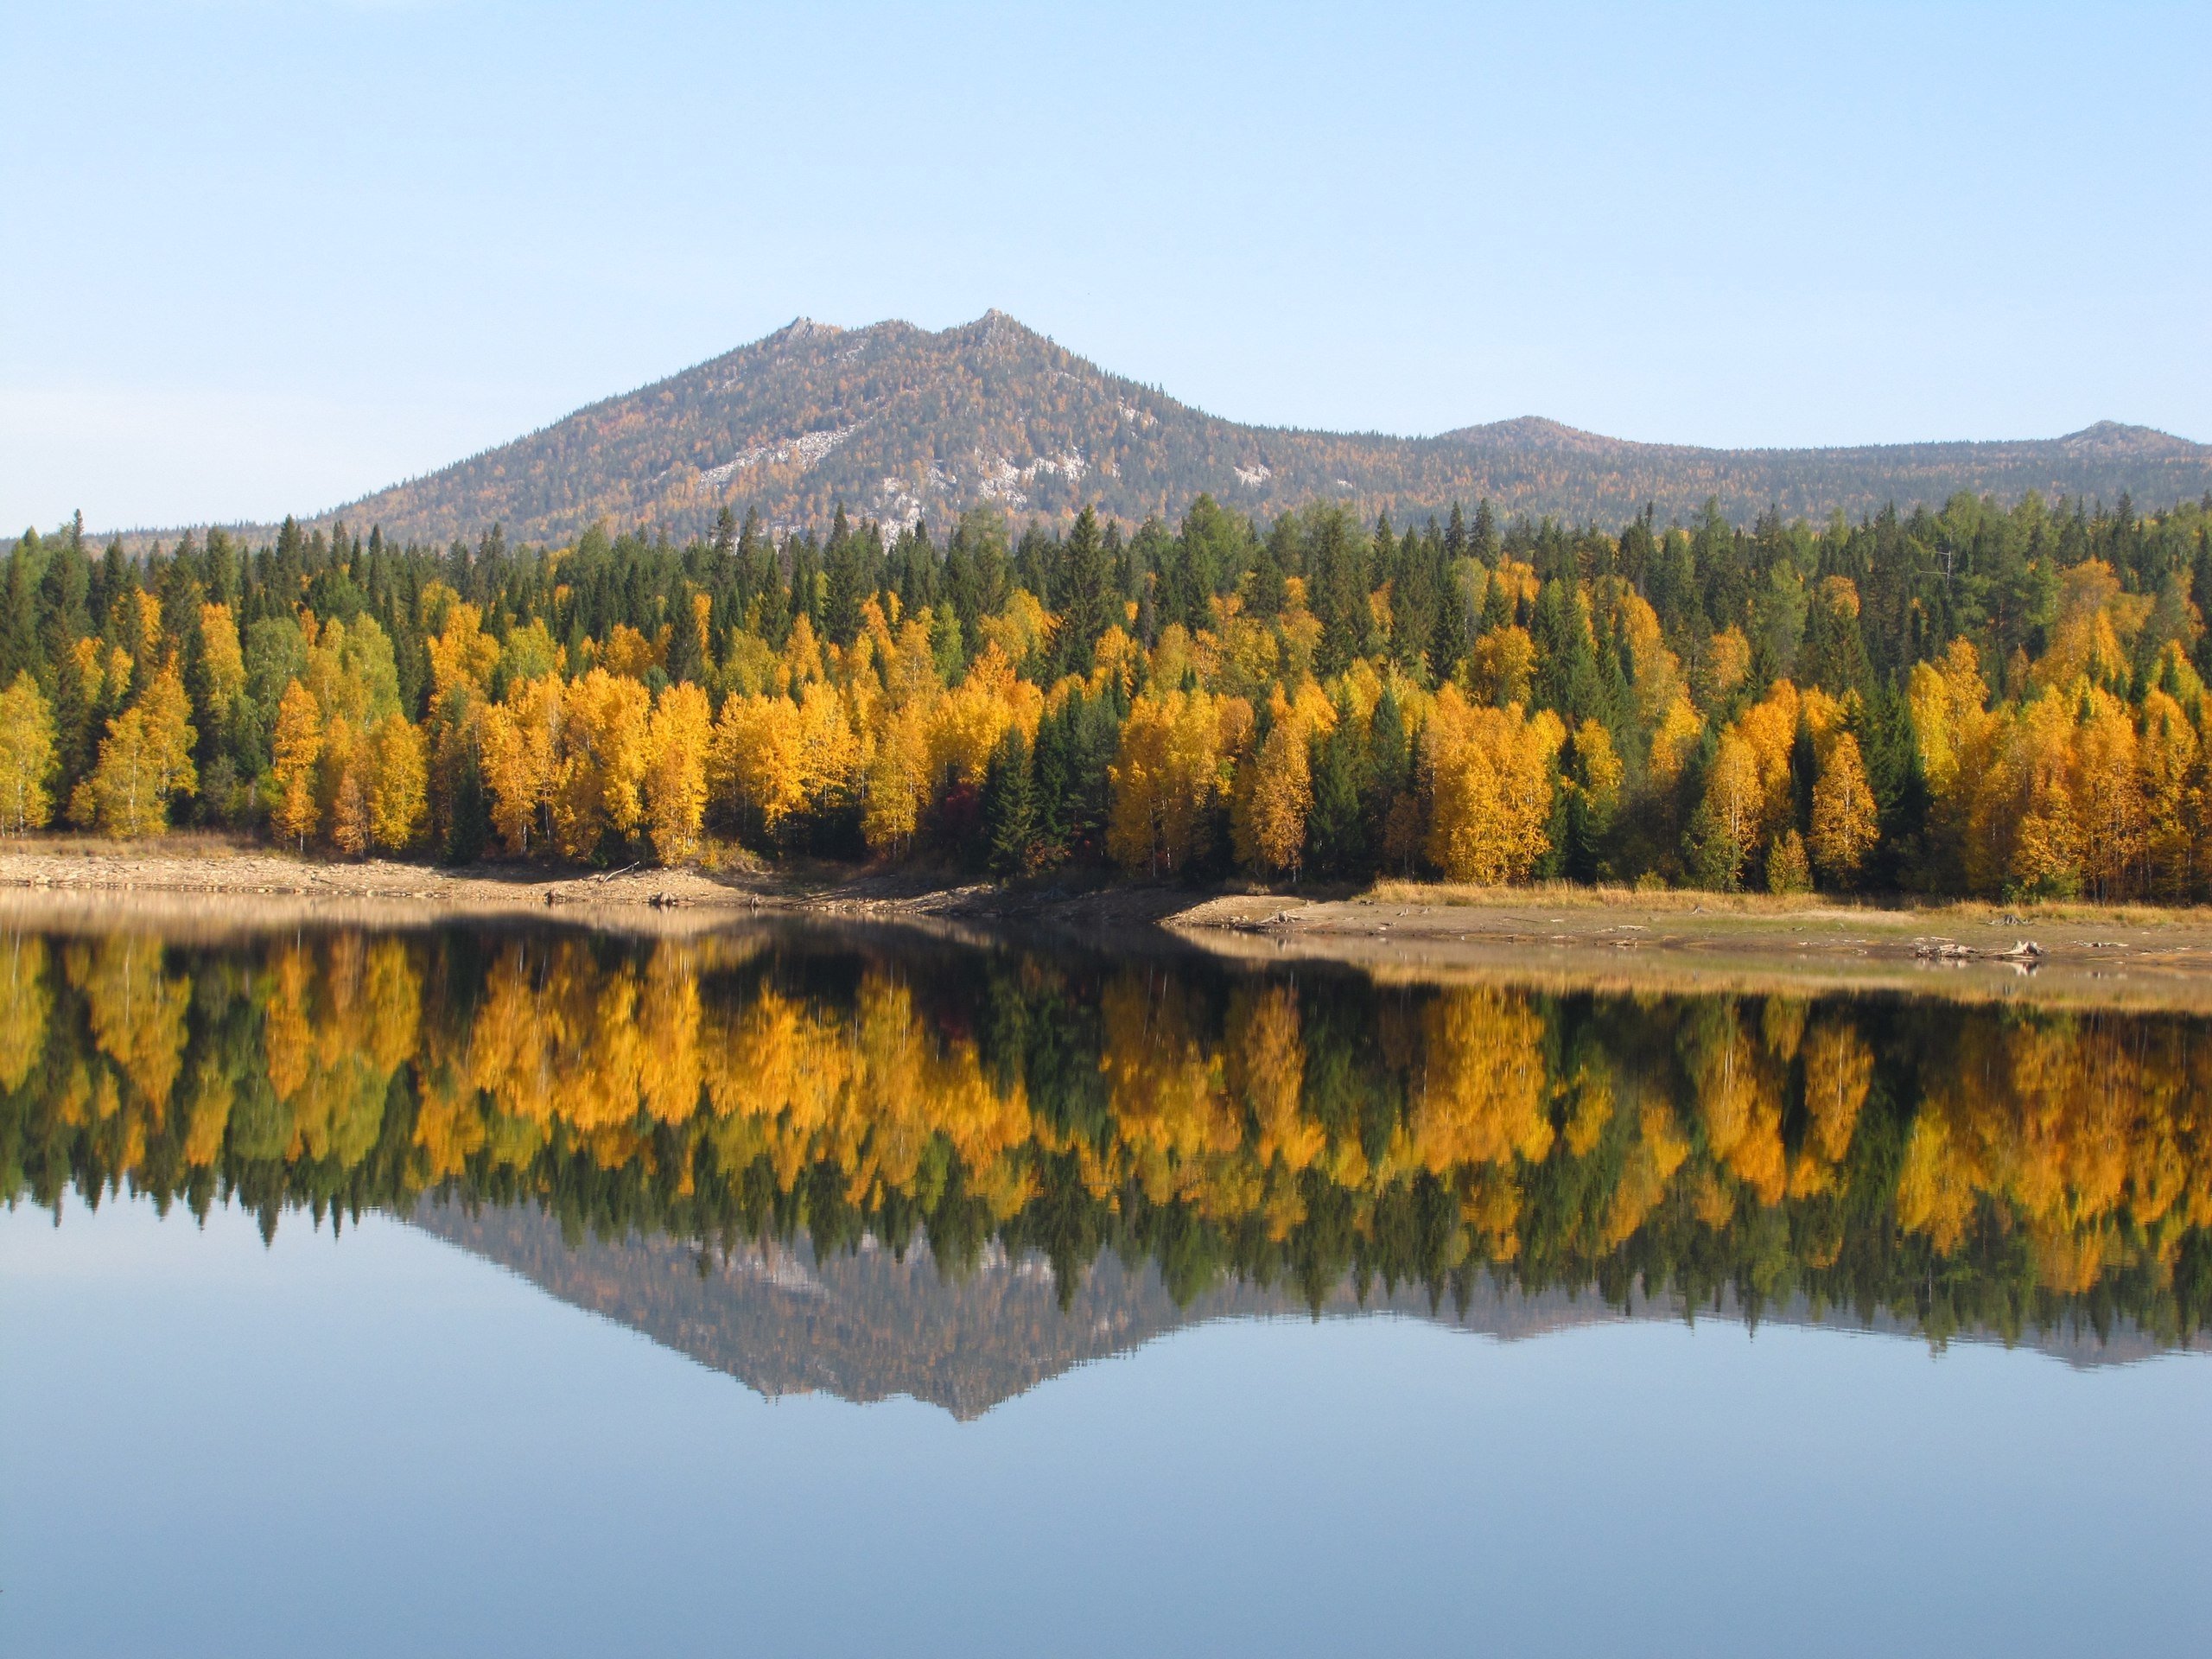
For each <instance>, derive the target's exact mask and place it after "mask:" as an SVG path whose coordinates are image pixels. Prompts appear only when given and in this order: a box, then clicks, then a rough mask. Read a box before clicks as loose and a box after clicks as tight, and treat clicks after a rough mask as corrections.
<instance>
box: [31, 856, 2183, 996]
mask: <svg viewBox="0 0 2212 1659" xmlns="http://www.w3.org/2000/svg"><path fill="white" fill-rule="evenodd" d="M792 912H800V913H806V914H812V915H824V916H832V917H839V918H847V919H853V920H878V921H886V922H902V923H914V922H927V923H929V924H931V925H932V926H935V927H938V928H944V927H946V926H953V927H963V926H976V927H979V928H990V929H1021V930H1025V931H1027V930H1030V929H1045V930H1048V931H1062V932H1070V931H1071V932H1075V933H1078V934H1085V935H1091V936H1094V937H1096V936H1105V937H1112V936H1122V937H1125V938H1126V937H1132V936H1133V935H1134V933H1135V931H1136V930H1145V931H1151V930H1154V929H1163V930H1165V931H1166V933H1167V934H1169V935H1172V936H1173V938H1177V939H1179V940H1181V941H1183V942H1185V943H1187V944H1192V945H1196V946H1198V947H1200V948H1203V949H1205V950H1211V951H1213V952H1216V953H1217V954H1222V955H1225V956H1230V957H1239V958H1244V959H1249V960H1261V959H1264V960H1268V961H1287V960H1310V961H1316V962H1322V961H1326V962H1333V963H1344V964H1348V965H1351V966H1355V967H1358V968H1361V969H1365V970H1367V971H1369V972H1371V973H1374V974H1376V975H1378V976H1384V977H1391V976H1404V977H1408V978H1417V979H1423V980H1438V979H1443V980H1459V979H1473V980H1483V979H1511V980H1514V981H1516V982H1528V981H1530V980H1532V979H1533V980H1557V981H1559V982H1562V983H1565V982H1573V983H1576V984H1592V983H1603V984H1621V985H1630V984H1633V985H1637V986H1647V987H1651V988H1663V987H1670V986H1689V985H1693V984H1694V985H1697V986H1701V987H1705V988H1723V987H1726V986H1730V985H1742V986H1744V987H1745V988H1753V987H1772V986H1774V985H1776V984H1802V985H1803V986H1804V987H1805V988H1807V989H1812V988H1856V989H1868V990H1872V989H1895V990H1903V991H1914V992H1921V993H1927V992H1936V993H1938V994H1942V995H1953V996H1964V997H1968V998H1974V999H1981V998H2004V999H2017V998H2024V999H2026V1000H2031V1001H2038V1002H2042V1001H2063V1002H2069V1003H2083V1004H2102V1005H2112V1006H2158V1007H2187V1008H2192V1009H2199V1010H2202V1011H2204V1012H2208V1013H2212V911H2207V910H2171V911H2161V910H2153V909H2145V908H2137V907H2113V906H2086V905H2072V906H2026V907H2017V906H2016V907H2007V906H1998V905H1985V904H1955V905H1944V906H1882V905H1875V904H1865V905H1856V904H1839V903H1836V902H1834V901H1832V900H1825V899H1812V898H1806V899H1769V898H1765V897H1764V896H1758V897H1752V896H1732V897H1721V896H1718V895H1713V894H1699V893H1618V892H1611V893H1608V892H1592V891H1590V890H1587V889H1582V888H1573V887H1560V888H1516V889H1507V890H1502V891H1483V890H1474V889H1459V888H1450V887H1427V886H1420V885H1412V884H1401V883H1384V884H1382V885H1381V886H1379V887H1376V889H1374V890H1373V891H1372V892H1370V893H1362V894H1359V895H1357V896H1353V897H1348V898H1341V899H1300V898H1297V897H1294V896H1278V895H1270V894H1265V893H1239V894H1229V895H1221V896H1209V895H1206V894H1203V893H1193V892H1192V891H1191V890H1190V889H1187V888H1183V887H1169V886H1154V885H1148V884H1135V885H1127V884H1116V885H1109V886H1104V887H1096V888H1094V889H1092V890H1090V891H1088V892H1069V891H1065V890H1063V889H1061V888H1058V887H1044V888H1031V889H1017V890H1006V889H1001V888H997V887H990V886H988V885H974V886H949V885H946V884H944V882H942V881H932V880H930V879H928V878H926V877H920V876H882V875H854V874H850V873H847V872H841V871H836V870H822V871H799V872H796V873H789V874H783V873H779V874H766V873H761V872H756V871H745V870H738V869H728V870H721V871H707V870H700V869H683V870H664V869H632V870H626V871H606V872H590V871H582V870H566V871H560V870H556V871H548V870H546V869H545V868H543V867H537V866H512V867H510V866H501V865H497V864H493V865H481V866H477V867H474V868H468V869H465V870H446V869H442V868H437V867H435V866H431V865H426V864H415V863H399V862H392V861H383V860H367V861H358V862H351V861H329V860H321V859H315V858H299V857H295V856H291V855H286V854H284V853H283V852H279V851H273V850H271V849H269V848H267V847H264V846H259V845H255V844H251V843H242V842H233V841H229V840H224V839H219V838H213V837H206V838H203V837H196V836H175V837H171V838H169V839H168V840H167V841H163V842H154V843H112V842H83V841H73V840H61V839H59V838H56V839H54V840H50V841H45V842H38V841H33V842H16V843H13V844H11V845H10V846H8V847H7V848H6V849H4V850H0V918H8V919H12V920H14V921H15V922H16V923H17V925H36V926H53V927H67V928H74V927H78V926H84V927H102V926H111V925H114V924H115V923H116V922H117V921H118V920H131V921H137V922H142V923H146V924H150V925H160V926H162V927H164V928H182V927H188V928H190V930H191V931H194V932H199V933H209V932H232V931H257V930H260V929H265V928H268V927H272V926H274V927H285V926H293V925H302V924H304V923H308V922H311V921H312V922H323V923H328V922H359V923H362V924H365V925H401V926H405V925H428V924H429V923H432V922H435V921H440V920H453V919H465V918H496V917H509V918H520V917H523V916H531V915H534V916H538V917H545V916H549V915H550V916H553V917H556V918H559V919H561V920H563V921H569V922H577V923H584V924H588V925H598V926H606V927H612V928H617V929H620V930H623V931H641V932H652V933H656V934H662V933H687V932H695V931H700V930H702V929H707V928H715V927H724V926H728V925H733V924H737V923H741V922H742V921H744V920H746V919H747V918H767V917H770V916H773V915H776V914H779V913H792ZM1154 938H1158V935H1157V934H1156V933H1155V934H1154ZM2028 947H2032V951H2030V950H2029V949H2028Z"/></svg>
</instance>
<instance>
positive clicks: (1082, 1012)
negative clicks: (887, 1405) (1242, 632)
mask: <svg viewBox="0 0 2212 1659" xmlns="http://www.w3.org/2000/svg"><path fill="white" fill-rule="evenodd" d="M2208 1085H2212V1030H2208V1029H2207V1028H2206V1027H2204V1026H2203V1025H2202V1023H2201V1022H2196V1021H2192V1020H2187V1019H2183V1018H2179V1017H2167V1016H2147V1015H2139V1014H2126V1015H2121V1014H2094V1015H2092V1014H2065V1015H2057V1014H2045V1013H2036V1012H2030V1011H2024V1010H2012V1009H2003V1008H1961V1007H1957V1006H1955V1005H1942V1006H1932V1005H1923V1004H1920V1003H1916V1002H1913V1001H1905V1000H1900V999H1859V1000H1843V999H1834V1000H1830V999H1814V1000H1810V1001H1804V1000H1792V999H1785V998H1782V997H1778V996H1768V997H1764V998H1761V997H1741V996H1718V995H1716V996H1707V997H1686V996H1679V995H1663V996H1662V995H1648V996H1632V995H1613V994H1606V995H1595V994H1560V993H1557V992H1554V991H1545V992H1542V993H1538V992H1534V991H1524V990H1515V989H1510V988H1451V989H1439V988H1408V987H1389V988H1383V987H1378V986H1376V985H1374V984H1371V983H1370V982H1367V981H1365V980H1363V979H1361V978H1358V977H1357V976H1351V975H1347V974H1340V973H1306V974H1301V975H1298V976H1292V975H1287V974H1270V973H1263V972H1256V971H1245V970H1238V969H1224V968H1223V967H1222V966H1220V965H1218V964H1210V963H1200V962H1197V961H1188V962H1186V961H1183V960H1180V959H1176V960H1173V961H1166V962H1163V961H1160V960H1154V961H1150V962H1144V963H1134V964H1129V963H1115V962H1112V961H1109V960H1105V959H1103V958H1099V959H1091V958H1084V957H1069V956H1066V955H1065V954H1063V955H1058V956H1055V957H1052V958H1051V959H1049V960H1048V959H1046V958H1043V957H1036V956H1025V955H1022V954H1020V953H1015V952H990V951H982V950H953V949H951V948H950V947H943V946H937V945H920V944H915V943H914V942H912V941H911V940H902V941H900V942H899V943H898V944H895V945H893V944H888V943H887V942H885V941H883V940H880V939H869V940H868V941H866V942H863V943H858V944H856V943H855V942H854V941H853V940H852V939H850V938H822V937H819V936H812V935H807V934H794V935H789V936H769V935H749V936H744V937H733V938H706V939H703V940H697V941H692V942H687V943H683V944H668V943H661V944H642V943H638V942H634V941H628V940H619V939H613V938H605V937H600V936H592V935H584V934H579V933H573V932H564V931H550V930H548V931H513V930H509V931H467V930H458V929H456V930H449V931H443V932H439V933H418V934H406V935H396V934H395V935H374V934H364V933H361V932H356V931H322V932H316V933H310V934H307V935H304V936H287V937H285V938H283V939H281V940H277V941H268V942H259V943H256V944H252V945H251V946H234V947H232V948H228V949H224V950H212V949H202V948H197V947H194V948H189V949H188V948H186V947H183V946H181V945H176V944H164V943H163V942H162V941H160V940H158V939H156V938H150V937H147V936H143V935H131V934H118V935H113V936H110V937H107V938H99V939H94V940H70V941H67V942H63V941H59V940H48V939H45V938H40V937H37V936H25V935H17V936H15V937H12V938H0V1090H4V1094H0V1169H4V1179H5V1180H6V1181H7V1183H8V1185H9V1190H10V1192H11V1193H13V1194H28V1195H29V1196H30V1197H31V1198H34V1199H35V1201H36V1202H38V1203H40V1204H41V1205H56V1204H59V1203H60V1201H61V1198H62V1197H63V1195H64V1194H65V1192H68V1191H69V1190H71V1189H74V1190H75V1191H77V1192H79V1193H81V1194H83V1195H85V1196H86V1197H88V1198H97V1197H98V1195H99V1194H100V1193H102V1192H108V1191H112V1190H114V1189H116V1188H118V1187H121V1186H127V1187H129V1188H130V1189H132V1190H136V1191H139V1192H150V1193H151V1194H153V1195H154V1197H155V1198H156V1200H157V1201H160V1202H162V1203H168V1202H170V1201H181V1202H183V1203H184V1204H186V1205H188V1206H189V1207H191V1208H192V1209H194V1210H195V1211H199V1210H204V1209H205V1208H206V1207H207V1206H208V1205H212V1204H213V1203H214V1202H215V1201H216V1200H217V1199H218V1198H223V1197H226V1196H228V1197H231V1198H235V1199H237V1200H238V1201H240V1202H243V1203H244V1204H245V1205H249V1206H251V1207H252V1208H254V1209H256V1210H257V1211H259V1212H260V1213H261V1214H262V1216H263V1217H264V1226H267V1227H272V1228H273V1227H274V1226H275V1225H276V1224H277V1220H278V1217H279V1216H280V1214H281V1212H282V1211H284V1210H285V1209H287V1208H290V1207H294V1206H303V1207H306V1208H308V1209H310V1210H312V1211H314V1212H315V1214H316V1216H318V1217H320V1216H321V1214H323V1213H324V1212H326V1211H334V1212H338V1213H350V1214H358V1213H359V1211H362V1210H363V1209H365V1208H368V1207H372V1206H381V1207H389V1208H392V1209H395V1210H398V1211H404V1212H410V1213H411V1212H413V1211H414V1210H415V1206H416V1202H417V1200H418V1199H419V1198H421V1197H422V1196H423V1195H424V1194H426V1193H429V1194H442V1195H446V1196H450V1197H455V1198H460V1199H461V1200H463V1201H464V1202H466V1203H468V1204H472V1205H473V1204H491V1205H500V1204H514V1203H524V1204H531V1205H537V1206H541V1207H542V1208H543V1210H544V1211H546V1212H547V1213H548V1214H549V1215H550V1217H553V1218H554V1219H555V1220H556V1221H557V1222H558V1223H559V1224H560V1226H561V1227H562V1228H563V1230H564V1231H565V1232H566V1233H567V1235H568V1236H569V1237H570V1238H572V1239H575V1238H581V1237H582V1236H585V1235H587V1234H597V1235H600V1236H605V1237H608V1238H618V1237H624V1236H630V1235H632V1234H636V1235H639V1236H644V1237H645V1238H647V1239H662V1240H669V1241H674V1242H677V1243H704V1244H707V1245H709V1246H711V1247H713V1248H712V1249H710V1250H709V1251H708V1252H707V1253H706V1257H707V1259H709V1260H711V1259H713V1258H714V1256H715V1253H716V1252H720V1253H721V1254H722V1255H734V1253H737V1252H739V1251H741V1249H744V1248H745V1247H747V1246H748V1245H750V1244H753V1243H757V1242H759V1241H763V1240H778V1241H790V1240H795V1239H797V1238H798V1237H800V1236H801V1235H802V1234H804V1236H805V1237H806V1238H807V1239H808V1240H809V1241H810V1248H811V1249H812V1250H814V1251H815V1252H817V1253H818V1254H819V1255H821V1256H822V1257H823V1258H824V1259H835V1258H837V1257H839V1256H840V1255H842V1254H844V1253H846V1252H849V1251H851V1250H854V1249H859V1248H861V1245H862V1243H863V1242H864V1241H872V1242H873V1243H874V1244H879V1245H882V1246H885V1247H887V1249H888V1251H889V1253H890V1254H892V1255H894V1256H895V1255H896V1254H897V1253H898V1252H899V1250H900V1249H903V1248H906V1247H907V1246H910V1245H913V1244H917V1243H926V1244H927V1245H928V1247H929V1253H930V1255H931V1258H932V1260H933V1261H934V1262H935V1263H936V1264H937V1265H938V1268H939V1269H940V1270H941V1271H942V1272H943V1273H944V1275H945V1276H946V1277H947V1278H948V1279H949V1280H950V1281H955V1282H958V1281H962V1280H963V1278H965V1277H968V1276H970V1275H972V1274H974V1273H975V1272H976V1269H977V1268H978V1266H979V1264H985V1263H987V1262H994V1261H999V1260H1011V1261H1014V1262H1021V1261H1025V1260H1027V1259H1028V1258H1029V1257H1031V1256H1032V1255H1034V1256H1035V1257H1037V1258H1039V1259H1040V1260H1041V1262H1044V1263H1045V1264H1047V1266H1048V1268H1049V1273H1048V1274H1046V1275H1045V1280H1044V1282H1046V1283H1048V1284H1049V1286H1050V1287H1051V1290H1052V1295H1053V1296H1054V1298H1055V1299H1056V1302H1057V1304H1058V1306H1065V1307H1067V1308H1069V1309H1071V1310H1072V1309H1074V1308H1075V1307H1076V1306H1077V1304H1078V1303H1079V1302H1080V1300H1081V1299H1082V1298H1083V1296H1084V1285H1085V1281H1086V1275H1087V1274H1088V1273H1089V1271H1090V1269H1091V1268H1092V1266H1093V1264H1095V1263H1096V1262H1099V1261H1100V1259H1101V1258H1102V1257H1103V1256H1106V1255H1113V1256H1116V1257H1118V1258H1119V1259H1120V1261H1121V1262H1122V1263H1123V1264H1124V1265H1126V1266H1127V1267H1128V1268H1133V1269H1137V1268H1149V1269H1150V1270H1152V1271H1154V1272H1156V1274H1157V1275H1158V1279H1159V1281H1160V1283H1161V1284H1162V1285H1163V1286H1164V1287H1165V1288H1166V1292H1167V1294H1169V1296H1170V1297H1172V1298H1173V1301H1174V1302H1175V1303H1176V1304H1178V1305H1190V1304H1192V1303H1193V1302H1194V1301H1195V1300H1197V1299H1199V1298H1202V1297H1206V1296H1209V1295H1217V1294H1223V1292H1224V1288H1235V1287H1256V1288H1259V1289H1264V1290H1266V1291H1268V1292H1269V1293H1270V1294H1272V1295H1274V1296H1275V1297H1279V1298H1282V1299H1287V1300H1288V1301H1290V1302H1291V1303H1292V1304H1293V1305H1294V1306H1317V1307H1318V1306H1325V1305H1327V1304H1328V1303H1329V1302H1330V1301H1331V1300H1332V1298H1334V1297H1336V1296H1338V1295H1339V1294H1342V1293H1344V1291H1345V1290H1346V1289H1347V1288H1349V1290H1350V1291H1351V1293H1352V1294H1373V1293H1375V1292H1376V1291H1377V1290H1379V1291H1380V1292H1382V1293H1384V1294H1389V1293H1391V1292H1394V1291H1395V1290H1397V1289H1399V1288H1401V1287H1408V1288H1411V1289H1412V1290H1414V1291H1415V1292H1417V1293H1418V1294H1420V1295H1421V1297H1423V1298H1424V1299H1427V1298H1433V1299H1434V1300H1436V1302H1437V1303H1438V1304H1439V1305H1440V1306H1460V1307H1465V1306H1468V1305H1470V1304H1471V1302H1472V1301H1474V1300H1477V1299H1478V1298H1480V1297H1483V1296H1484V1295H1486V1294H1488V1288H1487V1287H1490V1286H1491V1285H1492V1284H1493V1283H1497V1284H1503V1285H1504V1286H1507V1287H1511V1288H1513V1289H1515V1290H1516V1291H1517V1292H1520V1293H1523V1294H1542V1293H1547V1292H1551V1291H1572V1292H1577V1293H1580V1292H1583V1291H1586V1290H1594V1291H1595V1292H1596V1293H1598V1294H1599V1298H1601V1299H1602V1300H1603V1301H1604V1302H1605V1303H1606V1304H1609V1305H1611V1306H1639V1305H1643V1304H1647V1303H1649V1302H1650V1301H1652V1300H1660V1301H1662V1302H1665V1303H1669V1304H1672V1303H1675V1302H1680V1303H1682V1304H1686V1305H1689V1306H1710V1305H1713V1304H1714V1303H1715V1302H1716V1301H1726V1302H1728V1303H1732V1304H1733V1305H1736V1306H1740V1307H1741V1308H1742V1309H1743V1310H1744V1311H1745V1313H1747V1314H1749V1315H1751V1316H1752V1317H1758V1316H1761V1315H1762V1314H1771V1313H1777V1312H1781V1311H1783V1310H1786V1309H1791V1308H1802V1309H1805V1310H1808V1311H1809V1312H1810V1313H1813V1314H1815V1315H1819V1314H1821V1313H1831V1314H1832V1313H1837V1312H1841V1313H1847V1314H1848V1315H1850V1316H1853V1317H1857V1318H1859V1319H1877V1318H1879V1319H1884V1320H1894V1321H1897V1322H1900V1323H1902V1324H1904V1325H1909V1326H1910V1327H1912V1328H1915V1329H1917V1330H1919V1331H1922V1332H1925V1333H1926V1334H1927V1335H1929V1337H1930V1338H1935V1339H1937V1340H1941V1339H1943V1338H1948V1337H1950V1336H1953V1335H1955V1334H1959V1333H1961V1332H1974V1331H1980V1332H1991V1333H1994V1334H1997V1335H2000V1336H2004V1337H2006V1338H2012V1337H2015V1336H2020V1335H2024V1334H2027V1333H2031V1332H2044V1331H2053V1330H2059V1329H2064V1328H2085V1329H2088V1330H2090V1331H2093V1332H2098V1333H2103V1332H2109V1331H2112V1330H2113V1329H2115V1328H2120V1327H2126V1328H2127V1329H2129V1330H2131V1331H2133V1332H2141V1333H2145V1335H2147V1336H2148V1337H2149V1338H2152V1339H2153V1340H2156V1341H2159V1342H2164V1343H2171V1342H2175V1341H2178V1340H2182V1339H2184V1338H2188V1337H2189V1336H2190V1335H2191V1334H2192V1333H2194V1332H2198V1331H2200V1330H2201V1329H2202V1328H2203V1327H2204V1326H2205V1325H2206V1323H2207V1318H2208V1314H2212V1087H2208ZM694 1254H695V1255H696V1254H697V1253H696V1252H694ZM1070 1317H1072V1314H1071V1316H1070Z"/></svg>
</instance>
